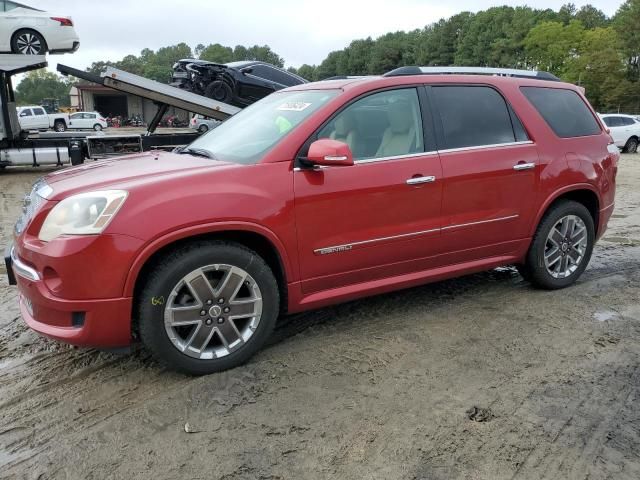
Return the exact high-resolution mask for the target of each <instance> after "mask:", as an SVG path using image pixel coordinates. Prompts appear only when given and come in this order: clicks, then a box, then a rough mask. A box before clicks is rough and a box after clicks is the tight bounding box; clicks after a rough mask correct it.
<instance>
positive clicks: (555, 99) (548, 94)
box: [521, 87, 600, 138]
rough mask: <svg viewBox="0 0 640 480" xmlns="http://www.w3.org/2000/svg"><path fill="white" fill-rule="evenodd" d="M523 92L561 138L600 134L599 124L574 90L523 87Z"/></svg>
mask: <svg viewBox="0 0 640 480" xmlns="http://www.w3.org/2000/svg"><path fill="white" fill-rule="evenodd" d="M521 90H522V93H524V95H525V96H526V97H527V98H528V99H529V101H530V102H531V103H532V104H533V106H534V107H535V108H536V110H538V112H540V115H542V117H543V118H544V119H545V121H546V122H547V124H548V125H549V126H550V127H551V129H552V130H553V131H554V132H555V134H556V135H558V136H559V137H562V138H570V137H584V136H586V135H596V134H598V133H600V126H599V125H598V122H597V121H596V119H595V118H594V117H593V115H592V114H591V111H590V110H589V108H588V107H587V105H586V104H585V103H584V101H583V100H582V98H580V95H578V94H577V93H576V92H574V91H573V90H563V89H559V88H545V87H521Z"/></svg>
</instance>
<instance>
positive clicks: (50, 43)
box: [0, 0, 80, 55]
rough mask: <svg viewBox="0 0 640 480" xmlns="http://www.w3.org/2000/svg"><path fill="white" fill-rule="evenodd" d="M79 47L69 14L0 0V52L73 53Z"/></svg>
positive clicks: (27, 53) (28, 53)
mask: <svg viewBox="0 0 640 480" xmlns="http://www.w3.org/2000/svg"><path fill="white" fill-rule="evenodd" d="M79 47H80V39H79V38H78V34H77V33H76V30H75V28H74V27H73V20H71V17H68V16H57V15H52V14H50V13H47V12H44V11H42V10H38V9H36V8H33V7H29V6H27V5H23V4H21V3H16V2H13V1H10V0H0V52H11V53H18V54H25V55H44V54H45V53H47V52H48V53H67V52H75V51H76V50H77V49H78V48H79Z"/></svg>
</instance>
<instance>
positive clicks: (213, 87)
mask: <svg viewBox="0 0 640 480" xmlns="http://www.w3.org/2000/svg"><path fill="white" fill-rule="evenodd" d="M205 96H206V97H208V98H211V99H213V100H217V101H218V102H223V103H229V102H230V101H231V98H232V97H233V92H232V91H231V87H230V86H229V85H227V84H226V83H225V82H223V81H222V80H216V81H214V82H211V83H210V84H209V85H208V86H207V89H206V91H205Z"/></svg>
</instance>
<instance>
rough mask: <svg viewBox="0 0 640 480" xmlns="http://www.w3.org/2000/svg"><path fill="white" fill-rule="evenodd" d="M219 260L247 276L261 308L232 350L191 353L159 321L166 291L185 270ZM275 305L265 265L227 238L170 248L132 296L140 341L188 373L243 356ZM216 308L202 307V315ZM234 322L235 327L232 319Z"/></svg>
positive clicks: (225, 365)
mask: <svg viewBox="0 0 640 480" xmlns="http://www.w3.org/2000/svg"><path fill="white" fill-rule="evenodd" d="M219 264H226V265H231V266H233V267H236V268H240V269H242V270H244V271H245V272H246V273H248V274H249V275H250V276H251V277H252V279H253V280H254V281H255V284H256V285H257V286H258V287H259V290H260V292H261V299H262V303H261V306H262V313H261V316H260V320H259V323H258V324H257V326H256V327H255V330H253V334H252V335H251V336H250V337H249V338H248V340H246V342H243V344H242V345H241V346H240V347H239V348H237V349H236V350H234V351H231V352H230V353H228V354H227V355H226V356H223V357H221V358H214V359H200V358H194V357H193V356H189V355H187V354H185V353H183V352H182V351H180V350H179V349H178V347H177V346H176V345H174V343H173V342H172V340H171V339H170V338H169V335H168V333H167V330H166V329H165V324H164V322H165V320H164V316H165V311H166V309H167V308H169V307H170V305H169V299H170V296H171V292H172V291H173V290H174V287H176V286H177V285H178V284H179V282H181V281H182V280H183V279H184V277H185V276H187V275H189V274H190V273H192V272H194V271H196V270H197V269H200V268H203V267H205V266H209V265H219ZM241 288H242V287H241ZM196 301H197V299H196ZM165 303H166V304H165ZM215 303H216V302H214V305H215ZM229 303H231V302H229ZM198 308H201V307H199V306H197V305H196V309H198ZM202 308H205V309H206V308H213V307H208V306H204V307H202ZM203 311H204V310H203ZM279 311H280V295H279V290H278V284H277V281H276V279H275V276H274V275H273V272H272V271H271V269H270V268H269V266H268V265H267V264H266V262H265V261H264V260H263V259H262V258H261V257H260V256H259V255H258V254H257V253H255V252H254V251H252V250H249V249H248V248H246V247H244V246H242V245H240V244H237V243H232V242H221V241H208V242H207V241H197V242H193V243H190V244H188V245H186V246H183V247H180V248H179V249H177V250H174V251H173V252H171V253H169V254H168V255H166V256H165V257H163V258H161V259H160V260H159V261H158V262H157V263H156V264H155V266H154V267H153V269H152V270H151V272H150V273H149V274H148V276H147V278H146V280H145V283H144V287H143V288H142V289H141V293H140V295H139V297H138V298H137V313H138V317H137V318H138V326H139V333H140V338H141V340H142V343H143V344H144V345H145V347H146V348H147V349H148V350H149V351H150V352H151V353H152V355H153V356H154V357H155V358H156V359H158V360H159V361H160V362H161V363H163V364H165V365H166V366H168V367H169V368H171V369H173V370H177V371H180V372H183V373H187V374H190V375H206V374H209V373H213V372H219V371H222V370H227V369H229V368H234V367H237V366H238V365H241V364H242V363H244V362H246V361H247V360H248V359H249V358H250V357H251V356H252V355H254V354H255V353H256V352H257V351H258V350H259V349H260V348H261V347H262V346H263V345H264V342H265V341H266V340H267V339H268V338H269V336H270V334H271V332H272V330H273V327H274V325H275V323H276V320H277V317H278V313H279ZM218 314H219V313H218ZM218 314H210V313H207V314H206V316H209V315H211V316H215V315H218ZM203 318H204V317H203ZM233 326H234V328H235V330H236V331H239V327H237V324H236V321H234V322H233ZM200 327H203V328H204V324H200ZM194 328H196V327H194ZM208 328H211V327H208ZM214 335H215V334H214ZM187 336H188V335H187ZM194 337H195V335H194ZM208 342H209V340H207V341H206V342H204V345H203V348H202V350H204V347H206V346H207V345H208Z"/></svg>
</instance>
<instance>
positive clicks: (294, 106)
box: [276, 102, 311, 112]
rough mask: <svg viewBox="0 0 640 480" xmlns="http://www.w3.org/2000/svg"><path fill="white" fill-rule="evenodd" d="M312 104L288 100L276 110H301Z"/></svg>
mask: <svg viewBox="0 0 640 480" xmlns="http://www.w3.org/2000/svg"><path fill="white" fill-rule="evenodd" d="M310 105H311V104H310V103H307V102H287V103H283V104H282V105H280V106H279V107H278V108H276V110H280V111H284V112H301V111H303V110H304V109H305V108H307V107H309V106H310Z"/></svg>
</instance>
